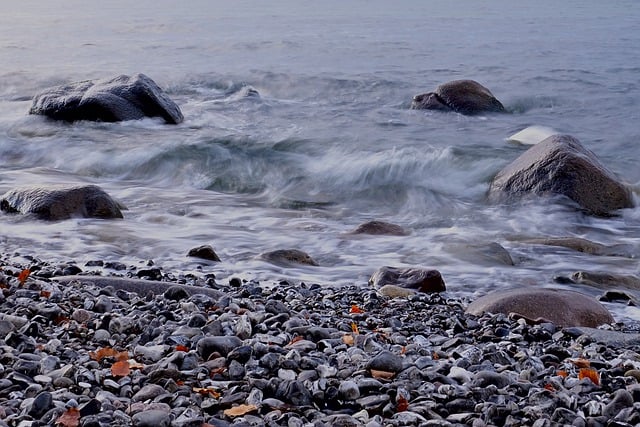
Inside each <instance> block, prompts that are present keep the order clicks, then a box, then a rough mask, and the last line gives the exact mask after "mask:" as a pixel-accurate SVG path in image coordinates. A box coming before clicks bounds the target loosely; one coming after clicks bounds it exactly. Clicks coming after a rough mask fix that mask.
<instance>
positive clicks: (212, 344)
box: [197, 336, 242, 360]
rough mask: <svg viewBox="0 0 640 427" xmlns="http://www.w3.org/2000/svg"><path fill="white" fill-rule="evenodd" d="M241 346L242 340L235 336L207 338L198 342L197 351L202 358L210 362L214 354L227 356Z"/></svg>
mask: <svg viewBox="0 0 640 427" xmlns="http://www.w3.org/2000/svg"><path fill="white" fill-rule="evenodd" d="M241 345H242V340H241V339H240V338H238V337H235V336H221V337H205V338H202V339H201V340H200V341H198V344H197V351H198V354H199V355H200V357H202V358H203V359H204V360H208V359H209V357H210V356H211V355H212V354H213V353H219V354H220V355H222V356H227V355H228V354H229V353H230V352H231V351H232V350H234V349H236V348H238V347H240V346H241Z"/></svg>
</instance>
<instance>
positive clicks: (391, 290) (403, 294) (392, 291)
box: [378, 285, 417, 298]
mask: <svg viewBox="0 0 640 427" xmlns="http://www.w3.org/2000/svg"><path fill="white" fill-rule="evenodd" d="M378 292H379V293H380V295H384V296H385V297H388V298H407V297H410V296H411V295H415V294H416V293H417V291H414V290H413V289H407V288H402V287H400V286H396V285H384V286H383V287H381V288H380V289H378Z"/></svg>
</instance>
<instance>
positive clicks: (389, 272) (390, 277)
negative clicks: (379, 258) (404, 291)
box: [369, 267, 446, 292]
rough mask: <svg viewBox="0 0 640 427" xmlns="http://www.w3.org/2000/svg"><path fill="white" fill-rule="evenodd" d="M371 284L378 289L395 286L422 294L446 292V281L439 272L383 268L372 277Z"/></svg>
mask: <svg viewBox="0 0 640 427" xmlns="http://www.w3.org/2000/svg"><path fill="white" fill-rule="evenodd" d="M369 284H370V285H372V286H374V287H376V288H382V287H383V286H385V285H394V286H399V287H401V288H408V289H416V290H419V291H420V292H442V291H444V290H446V287H445V284H444V280H443V279H442V275H440V272H439V271H438V270H423V269H418V268H408V269H400V268H396V267H382V268H380V269H379V270H378V271H376V272H375V273H374V274H373V275H372V276H371V278H370V279H369Z"/></svg>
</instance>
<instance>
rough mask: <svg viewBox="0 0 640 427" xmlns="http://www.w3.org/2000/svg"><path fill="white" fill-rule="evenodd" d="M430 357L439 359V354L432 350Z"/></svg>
mask: <svg viewBox="0 0 640 427" xmlns="http://www.w3.org/2000/svg"><path fill="white" fill-rule="evenodd" d="M431 357H432V358H433V360H438V359H440V356H438V353H436V352H435V351H434V352H433V354H432V355H431Z"/></svg>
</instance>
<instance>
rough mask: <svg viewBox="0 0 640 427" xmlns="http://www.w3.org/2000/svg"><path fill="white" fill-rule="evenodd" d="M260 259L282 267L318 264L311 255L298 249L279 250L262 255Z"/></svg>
mask: <svg viewBox="0 0 640 427" xmlns="http://www.w3.org/2000/svg"><path fill="white" fill-rule="evenodd" d="M260 258H261V259H263V260H265V261H267V262H269V263H271V264H275V265H279V266H281V267H291V266H294V265H296V264H298V265H312V266H317V265H318V263H317V262H315V261H314V260H313V258H311V256H310V255H309V254H307V253H306V252H303V251H301V250H298V249H278V250H275V251H271V252H265V253H263V254H260Z"/></svg>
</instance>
